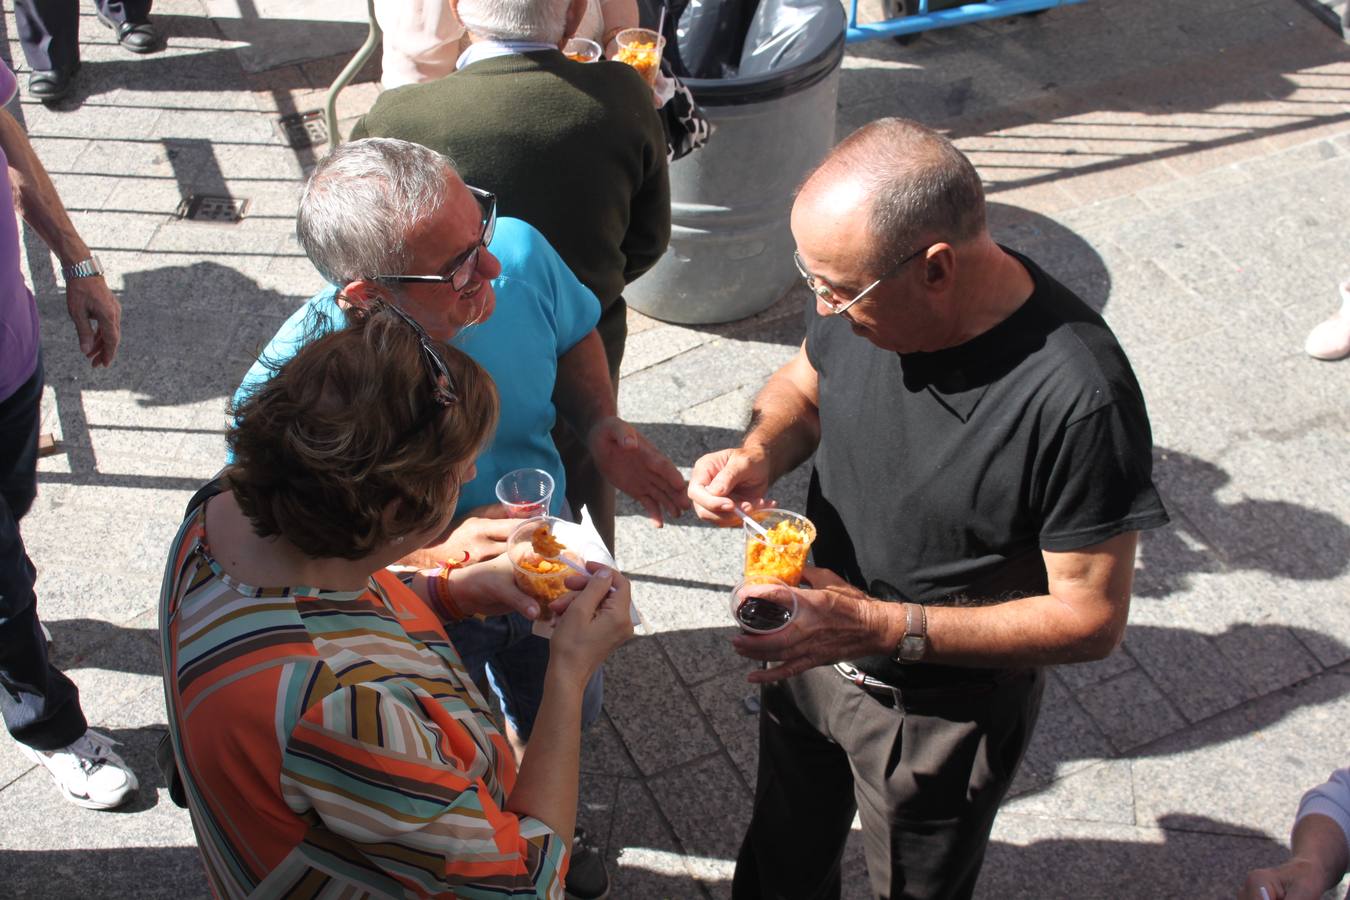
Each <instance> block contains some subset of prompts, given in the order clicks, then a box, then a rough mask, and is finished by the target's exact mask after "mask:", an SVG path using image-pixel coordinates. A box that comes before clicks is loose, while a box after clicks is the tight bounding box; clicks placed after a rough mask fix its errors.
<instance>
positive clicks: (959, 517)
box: [806, 251, 1167, 684]
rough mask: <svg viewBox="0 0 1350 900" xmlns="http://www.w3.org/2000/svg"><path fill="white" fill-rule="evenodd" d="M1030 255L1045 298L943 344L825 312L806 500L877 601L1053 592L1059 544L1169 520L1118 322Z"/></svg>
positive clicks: (845, 567) (848, 575)
mask: <svg viewBox="0 0 1350 900" xmlns="http://www.w3.org/2000/svg"><path fill="white" fill-rule="evenodd" d="M1009 252H1011V251H1009ZM1013 255H1014V256H1016V258H1017V259H1018V260H1019V261H1021V262H1022V264H1023V265H1024V266H1025V267H1026V269H1027V271H1028V272H1030V274H1031V277H1032V278H1033V280H1034V281H1035V289H1034V291H1033V292H1032V295H1031V297H1030V298H1029V299H1028V300H1027V301H1026V303H1024V304H1023V305H1022V306H1021V307H1020V308H1019V309H1018V310H1017V311H1016V312H1014V313H1013V314H1012V315H1011V316H1009V317H1008V318H1007V319H1005V320H1004V321H1002V322H1000V323H999V324H998V325H996V326H994V327H993V328H991V329H990V330H989V331H987V332H985V333H983V334H981V335H979V336H977V337H975V338H973V339H972V340H970V341H967V342H966V343H964V344H961V345H959V346H956V347H951V348H948V349H945V350H940V351H937V352H935V353H912V354H904V355H901V354H897V353H892V352H890V351H887V350H882V349H881V348H879V347H877V346H876V345H875V344H873V343H871V342H870V341H868V340H866V339H865V338H861V337H858V336H857V335H855V334H853V332H852V330H851V328H850V327H849V323H848V322H847V321H845V320H844V319H843V318H842V317H839V316H830V317H820V316H817V315H815V314H814V311H811V312H808V316H809V322H808V324H807V334H806V353H807V357H808V358H809V359H810V361H811V364H812V366H814V367H815V370H816V372H817V373H818V375H819V379H820V433H821V438H820V445H819V447H818V449H817V450H816V455H815V462H814V467H813V471H812V473H811V485H810V491H809V494H808V499H807V507H806V514H807V516H808V517H809V518H810V519H811V520H812V521H813V522H814V523H815V524H816V527H817V531H818V536H817V538H816V542H815V546H814V548H813V556H814V561H815V564H816V565H818V566H822V567H824V568H827V569H832V570H834V571H835V572H837V573H838V574H839V575H840V576H841V577H843V578H845V579H847V580H848V581H849V582H850V583H852V584H853V585H855V586H857V587H859V588H861V589H862V590H864V591H866V592H867V593H868V594H869V595H871V596H873V597H878V598H881V599H886V600H896V601H904V600H908V601H912V602H918V603H935V604H939V605H953V604H988V603H996V602H999V601H1002V600H1008V599H1012V598H1015V597H1024V596H1032V595H1036V594H1044V593H1046V591H1047V589H1048V588H1047V581H1046V572H1045V563H1044V560H1043V559H1042V557H1041V551H1042V550H1050V551H1066V550H1077V549H1081V548H1083V547H1088V546H1091V545H1093V544H1097V543H1100V542H1102V541H1104V540H1106V539H1108V538H1110V537H1113V536H1115V535H1117V534H1121V533H1123V532H1126V531H1137V530H1142V529H1145V528H1156V527H1158V526H1160V525H1163V524H1165V523H1166V522H1167V513H1166V512H1165V511H1164V509H1163V505H1162V501H1161V500H1159V498H1158V494H1157V491H1156V490H1155V489H1154V487H1153V482H1152V467H1153V457H1152V443H1153V441H1152V434H1151V432H1150V429H1149V423H1148V413H1147V412H1146V411H1145V409H1144V398H1143V395H1142V394H1141V392H1140V390H1139V384H1138V382H1137V381H1136V380H1135V377H1134V373H1133V372H1132V371H1131V370H1130V364H1129V361H1128V360H1126V358H1125V353H1124V351H1123V350H1121V348H1120V344H1119V343H1118V342H1117V341H1116V338H1115V335H1113V334H1112V333H1111V330H1110V328H1108V327H1107V325H1106V323H1105V322H1104V321H1102V318H1101V317H1100V316H1099V315H1097V314H1096V313H1095V312H1093V311H1092V310H1091V309H1090V308H1089V307H1088V306H1087V305H1086V304H1085V303H1083V301H1081V300H1080V299H1078V298H1077V297H1076V296H1074V294H1073V293H1072V292H1070V291H1069V290H1068V289H1067V288H1065V287H1064V286H1063V285H1061V284H1060V283H1059V282H1057V281H1055V280H1054V279H1053V278H1051V277H1050V276H1049V275H1047V274H1046V273H1045V272H1043V271H1042V270H1041V269H1040V267H1038V266H1037V265H1036V264H1035V263H1033V262H1031V260H1029V259H1027V258H1026V257H1024V256H1021V255H1020V254H1013ZM854 662H855V663H856V664H857V665H858V666H859V667H860V668H862V669H863V670H864V671H867V672H869V673H871V674H873V675H875V676H876V677H878V678H881V679H882V680H884V681H888V682H890V683H893V684H905V683H914V682H917V681H921V680H927V678H928V677H934V678H936V679H937V680H941V679H942V677H947V676H950V677H958V675H959V673H958V672H957V671H955V670H952V669H948V668H947V667H940V666H900V665H898V664H896V663H894V662H892V661H891V660H889V659H888V658H887V657H884V656H876V657H869V658H867V659H863V660H855V661H854ZM921 670H927V671H926V673H925V672H922V671H921ZM964 673H965V675H966V676H969V675H971V674H973V673H971V672H970V670H968V669H967V670H964ZM925 675H926V676H927V677H925Z"/></svg>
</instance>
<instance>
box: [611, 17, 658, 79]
mask: <svg viewBox="0 0 1350 900" xmlns="http://www.w3.org/2000/svg"><path fill="white" fill-rule="evenodd" d="M614 43H615V44H616V45H617V46H618V50H617V51H616V52H615V54H614V58H615V59H616V60H618V61H619V62H621V63H628V65H630V66H632V67H633V68H635V69H637V70H638V74H639V75H641V76H642V77H643V78H644V79H645V80H646V82H647V83H648V84H655V83H656V73H657V72H659V71H661V54H662V53H664V52H665V49H666V39H665V38H664V37H662V36H661V35H659V34H657V33H656V32H655V31H652V30H651V29H650V28H625V29H624V30H623V31H620V32H619V33H618V34H617V35H615V36H614Z"/></svg>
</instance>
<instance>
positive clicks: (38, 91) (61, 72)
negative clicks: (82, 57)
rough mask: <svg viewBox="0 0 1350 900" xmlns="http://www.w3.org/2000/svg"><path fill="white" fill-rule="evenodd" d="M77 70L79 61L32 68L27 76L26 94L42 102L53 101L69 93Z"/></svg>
mask: <svg viewBox="0 0 1350 900" xmlns="http://www.w3.org/2000/svg"><path fill="white" fill-rule="evenodd" d="M78 71H80V64H79V63H75V64H74V65H71V66H65V67H63V68H58V69H34V70H33V71H32V72H31V73H30V74H29V76H28V96H30V97H32V98H33V99H34V100H41V101H42V102H43V103H48V104H50V103H55V102H56V101H57V100H60V99H61V98H62V97H64V96H65V95H66V94H69V93H70V88H71V82H73V81H74V80H75V73H76V72H78Z"/></svg>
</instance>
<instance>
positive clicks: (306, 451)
mask: <svg viewBox="0 0 1350 900" xmlns="http://www.w3.org/2000/svg"><path fill="white" fill-rule="evenodd" d="M429 343H430V346H431V347H432V348H433V349H434V351H435V352H437V353H439V354H440V356H441V359H442V360H444V362H445V365H446V368H447V369H448V370H449V372H450V376H451V380H452V383H453V386H454V395H455V399H454V401H453V402H452V403H450V405H448V406H444V405H441V404H440V403H438V402H437V401H436V399H435V397H434V396H433V391H432V387H433V385H432V375H431V368H430V363H429V361H428V360H427V359H426V358H425V356H424V353H425V351H424V349H423V347H422V345H421V344H420V342H419V335H418V334H417V332H416V331H414V330H413V328H412V327H411V326H410V325H409V324H408V322H407V321H405V320H403V319H402V318H400V317H399V316H398V315H397V314H395V313H394V312H392V311H390V310H389V309H387V308H385V307H382V306H377V307H375V309H374V310H373V311H366V310H352V311H349V313H348V325H347V327H346V328H343V329H341V330H339V331H334V332H332V333H331V334H326V335H323V336H320V337H317V338H316V339H314V340H311V341H310V342H308V343H307V344H305V346H304V347H302V348H301V349H300V351H299V352H298V353H296V354H295V356H294V357H293V358H291V359H290V360H289V361H287V362H286V363H284V364H283V365H281V366H280V367H279V368H278V369H277V370H276V371H275V372H274V373H273V375H272V377H271V379H269V380H268V381H267V382H265V383H264V384H262V385H261V386H260V387H258V388H257V389H256V390H255V391H253V392H252V393H251V394H250V395H248V396H247V397H246V398H245V399H244V400H243V401H242V402H241V403H239V404H238V405H237V406H235V407H234V408H233V409H232V413H233V415H234V420H235V424H234V427H233V428H231V429H230V432H229V435H228V441H229V446H230V450H231V451H232V452H233V454H234V462H233V464H232V465H231V466H230V467H229V469H228V470H227V471H226V477H227V479H228V483H229V485H230V487H231V489H232V490H233V492H234V496H235V499H236V500H237V501H238V503H239V507H240V509H241V510H243V512H244V515H246V516H247V517H248V519H249V521H250V522H251V523H252V525H253V530H254V532H255V533H256V534H257V535H258V536H259V537H272V536H276V535H279V536H281V537H284V538H285V539H286V540H288V541H290V542H291V543H292V544H294V545H295V546H296V547H298V548H299V549H300V550H301V551H302V552H303V553H305V554H306V555H307V556H309V557H311V558H315V559H318V558H334V557H340V558H343V559H360V558H362V557H364V556H367V555H369V554H370V553H371V552H372V551H374V550H375V549H376V548H378V547H381V546H384V545H386V544H388V543H389V542H391V541H392V540H394V539H395V538H396V537H399V536H402V535H405V534H410V533H415V532H424V531H428V530H429V529H431V528H434V527H436V526H438V525H441V524H443V523H444V522H445V520H446V519H447V517H448V515H449V512H450V510H451V508H452V507H453V505H454V502H455V498H456V497H457V495H458V493H459V480H458V479H459V475H460V474H461V473H462V472H463V471H464V470H465V468H466V466H467V465H468V464H469V463H470V462H471V461H472V460H473V458H474V457H475V456H477V455H478V453H479V452H480V451H481V450H482V448H483V446H484V445H485V444H486V443H487V441H488V439H489V438H490V437H491V436H492V433H493V431H494V430H495V429H496V425H497V410H498V401H497V389H496V386H495V385H494V384H493V383H492V379H491V377H489V376H488V374H487V372H485V371H483V369H482V367H481V366H479V365H478V363H476V362H474V361H473V360H472V359H470V358H469V357H468V356H467V355H465V354H464V353H463V352H462V351H460V350H457V349H455V348H453V347H450V346H449V345H447V344H443V343H440V342H437V341H430V342H429ZM409 549H410V550H411V549H415V548H412V547H409Z"/></svg>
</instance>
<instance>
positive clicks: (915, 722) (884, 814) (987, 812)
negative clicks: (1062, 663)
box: [732, 666, 1045, 900]
mask: <svg viewBox="0 0 1350 900" xmlns="http://www.w3.org/2000/svg"><path fill="white" fill-rule="evenodd" d="M1044 687H1045V676H1044V673H1043V672H1042V671H1041V670H1039V669H1026V670H1018V671H1015V672H1009V673H1004V675H1003V677H1002V678H1000V679H997V680H994V679H988V680H984V681H982V682H978V681H977V682H973V683H969V684H961V685H952V686H943V687H941V688H926V689H923V690H914V691H904V692H899V691H897V692H895V693H894V695H884V696H878V695H876V694H873V693H871V692H868V691H864V690H863V689H862V688H859V687H857V686H855V685H854V684H852V683H851V682H849V681H847V680H846V679H844V678H843V677H842V676H840V675H839V673H838V672H836V671H835V670H834V669H833V668H831V667H828V666H826V667H824V668H819V669H812V670H811V671H809V672H807V673H805V674H804V675H800V676H798V677H796V678H791V679H788V680H787V681H786V682H779V683H776V684H771V685H766V686H765V687H764V688H763V689H762V691H761V694H760V698H761V711H760V732H759V774H758V779H757V784H756V787H755V807H754V813H753V815H752V818H751V822H750V829H749V831H748V832H747V833H746V836H745V841H744V842H743V843H742V845H741V850H740V854H739V856H738V857H737V859H736V875H735V879H734V881H733V883H732V897H733V898H735V900H760V898H765V900H769V898H772V900H837V898H838V897H839V896H840V890H841V881H840V861H841V859H842V858H843V853H844V843H845V841H846V839H847V838H848V831H849V827H850V825H851V824H852V821H853V815H854V813H855V812H857V813H858V814H859V817H860V819H861V821H862V832H863V844H864V848H865V852H866V857H867V870H868V875H869V878H870V880H871V886H872V891H871V893H872V895H873V896H875V897H877V898H885V900H901V898H904V900H957V898H967V897H970V896H971V895H972V894H973V893H974V890H975V881H976V879H977V878H978V877H979V873H980V866H981V865H982V864H983V862H984V851H985V847H986V846H987V844H988V842H989V832H990V830H991V829H992V828H993V825H994V816H995V814H996V813H997V812H998V807H999V804H1000V803H1001V802H1002V800H1003V797H1004V795H1005V794H1006V793H1007V791H1008V787H1009V785H1010V784H1011V783H1012V779H1013V775H1014V774H1015V773H1016V771H1017V766H1018V764H1019V763H1020V762H1021V760H1022V756H1023V754H1024V753H1025V752H1026V748H1027V744H1028V742H1029V741H1030V738H1031V731H1032V728H1033V727H1034V726H1035V724H1036V717H1037V715H1038V713H1039V711H1040V702H1041V693H1042V691H1043V690H1044Z"/></svg>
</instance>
